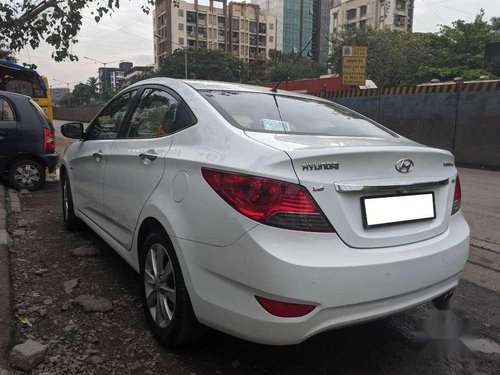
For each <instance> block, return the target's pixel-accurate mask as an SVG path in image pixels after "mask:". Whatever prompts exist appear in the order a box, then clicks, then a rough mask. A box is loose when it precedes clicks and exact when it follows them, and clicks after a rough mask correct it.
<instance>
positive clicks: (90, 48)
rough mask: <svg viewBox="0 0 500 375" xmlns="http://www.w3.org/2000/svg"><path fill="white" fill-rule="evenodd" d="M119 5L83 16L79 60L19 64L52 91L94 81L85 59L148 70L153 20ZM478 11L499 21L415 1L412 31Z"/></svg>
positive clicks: (498, 1)
mask: <svg viewBox="0 0 500 375" xmlns="http://www.w3.org/2000/svg"><path fill="white" fill-rule="evenodd" d="M203 2H204V0H201V1H200V3H201V4H203ZM205 2H206V0H205ZM120 3H121V7H120V9H119V10H117V11H116V12H114V13H113V14H112V15H110V16H105V17H103V19H102V20H101V21H100V22H99V23H97V24H96V23H95V21H94V20H93V18H92V16H91V15H90V11H86V12H85V13H84V16H83V25H82V29H81V32H80V34H79V37H78V43H77V44H75V45H74V46H73V50H72V53H73V54H75V55H77V56H78V58H79V61H77V62H69V61H68V62H61V63H57V62H55V61H54V60H52V58H51V53H52V49H51V48H50V46H47V45H43V44H42V45H41V46H40V47H39V48H38V49H36V50H32V49H31V48H25V49H23V50H22V51H20V53H19V54H18V61H19V62H21V63H22V62H26V63H32V64H36V65H37V67H38V69H37V70H38V72H39V73H40V74H42V75H45V76H47V77H48V78H49V84H50V85H51V86H52V87H66V83H65V82H67V83H69V84H70V87H73V86H74V85H75V84H77V83H79V82H85V81H86V80H87V79H88V78H89V77H96V76H97V69H98V68H99V67H100V66H102V64H99V63H96V62H93V61H90V60H87V59H85V58H84V57H89V58H93V59H96V60H99V61H102V62H109V64H108V66H117V65H118V63H117V61H119V60H125V61H131V62H133V63H134V65H152V64H153V61H154V60H153V30H152V27H153V26H152V25H153V20H152V15H151V14H149V15H147V14H144V13H143V12H142V10H141V5H143V4H144V3H145V1H144V0H129V1H127V0H122V1H121V2H120ZM481 8H483V9H484V10H485V12H486V18H487V19H489V18H491V17H493V16H500V0H415V11H414V20H413V25H414V27H413V30H414V31H421V32H435V31H438V30H439V25H440V24H444V25H450V24H451V22H453V21H454V20H457V19H463V20H466V21H472V20H473V19H474V17H475V15H476V14H477V13H478V12H479V10H480V9H481ZM113 62H114V63H113ZM61 82H63V83H61Z"/></svg>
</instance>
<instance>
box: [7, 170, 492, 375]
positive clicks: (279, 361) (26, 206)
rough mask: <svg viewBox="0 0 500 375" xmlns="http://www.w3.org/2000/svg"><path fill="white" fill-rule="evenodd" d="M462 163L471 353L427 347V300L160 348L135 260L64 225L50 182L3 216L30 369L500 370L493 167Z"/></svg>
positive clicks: (462, 308)
mask: <svg viewBox="0 0 500 375" xmlns="http://www.w3.org/2000/svg"><path fill="white" fill-rule="evenodd" d="M460 174H461V178H462V186H463V210H464V213H465V215H466V216H467V218H468V220H469V222H470V224H471V228H472V236H473V247H472V249H471V258H470V262H469V263H468V265H467V269H466V272H465V278H464V280H463V281H462V282H461V283H460V285H459V287H458V289H457V291H456V294H455V297H454V312H455V314H456V316H457V317H458V320H459V321H471V322H472V325H473V331H472V332H471V334H472V337H473V338H475V340H474V342H473V343H474V344H475V345H476V346H478V347H480V348H481V350H482V351H479V352H476V353H474V354H470V355H469V356H468V357H456V356H451V358H449V359H443V358H435V357H432V356H430V357H429V356H427V355H425V350H424V349H425V342H423V341H422V340H421V337H422V333H423V332H424V331H425V330H424V329H423V328H422V327H423V325H424V324H425V323H426V322H429V321H430V320H431V319H436V318H438V317H439V315H437V313H436V311H435V310H433V309H432V308H431V307H430V305H429V304H427V305H425V306H422V307H420V308H417V309H414V310H412V311H409V312H406V313H403V314H401V315H398V316H395V317H392V318H390V319H385V320H381V321H377V322H373V323H369V324H364V325H360V326H356V327H350V328H345V329H341V330H336V331H332V332H327V333H324V334H321V335H319V336H317V337H314V338H313V339H311V340H308V341H307V342H305V343H303V344H301V345H297V346H290V347H269V346H262V345H256V344H251V343H248V342H245V341H242V340H238V339H235V338H233V337H230V336H227V335H225V334H222V333H218V332H215V331H209V332H208V334H207V336H206V337H205V338H204V339H203V340H202V341H201V342H200V343H199V344H197V345H195V346H193V347H190V348H186V349H183V350H177V351H170V350H166V349H165V348H163V347H161V346H160V345H158V344H157V343H156V342H155V341H154V340H153V339H152V338H151V336H150V335H149V333H148V331H147V329H146V325H145V321H144V318H143V315H142V310H141V306H140V298H139V289H138V280H137V276H136V275H135V273H134V271H132V270H131V268H130V267H129V266H128V265H127V264H126V263H125V262H124V261H122V260H121V258H120V257H118V256H117V255H116V254H115V253H114V252H113V251H112V250H111V249H110V248H109V247H108V246H107V245H106V244H104V243H103V242H102V241H101V240H100V239H99V238H98V237H97V236H96V235H95V234H93V233H92V232H90V231H84V232H75V233H68V232H67V231H66V230H64V228H63V226H62V223H61V212H60V211H61V209H60V191H59V186H58V184H57V183H55V182H53V183H48V184H47V187H46V188H45V189H44V190H42V191H39V192H36V193H33V194H27V195H22V196H21V203H22V206H23V211H22V212H20V213H15V214H13V215H12V217H11V220H10V222H9V230H10V231H11V233H12V234H14V233H15V232H14V231H15V230H18V231H20V232H17V235H15V236H14V246H13V249H12V250H13V253H12V266H13V275H14V277H13V279H14V280H13V282H14V293H15V303H16V324H15V330H16V340H17V341H19V342H20V341H23V340H24V339H25V338H26V337H33V338H34V339H36V340H38V341H41V342H44V343H48V344H49V354H48V357H47V360H46V363H45V364H43V365H42V366H39V367H37V369H36V370H35V372H34V373H41V372H44V371H45V372H48V373H57V372H58V371H63V370H64V371H69V372H71V373H89V374H93V373H95V374H104V373H106V374H107V373H119V374H144V373H147V374H149V373H158V374H167V373H168V374H193V373H195V374H198V375H202V374H217V375H222V374H286V375H289V374H331V373H339V374H353V375H354V374H355V375H360V374H395V375H396V374H398V375H399V374H415V375H417V374H418V375H420V374H498V373H499V369H500V347H499V346H498V344H496V343H500V298H499V294H498V293H499V289H498V288H499V285H500V283H499V279H498V275H499V274H500V266H499V257H500V253H499V247H500V240H499V239H500V237H499V235H500V234H499V233H498V232H500V231H499V230H498V229H500V225H499V224H500V199H499V198H498V197H499V194H500V173H498V172H485V171H476V170H470V169H461V170H460ZM82 245H85V246H90V247H92V248H94V249H98V250H99V252H100V255H98V256H95V257H84V258H76V257H74V256H72V255H71V253H70V250H71V249H73V248H75V247H78V246H82ZM37 271H38V272H37ZM75 278H77V279H79V285H78V287H76V288H75V291H74V292H73V293H72V294H66V293H65V291H64V289H63V286H62V283H63V282H64V281H67V280H70V279H75ZM80 294H93V295H97V296H100V297H104V298H106V299H108V300H110V301H112V305H113V310H112V311H110V312H107V313H90V314H89V313H84V312H83V311H81V310H80V309H79V308H77V307H75V306H72V305H71V304H68V302H69V301H70V300H71V299H74V298H75V297H76V296H78V295H80ZM42 311H43V313H42ZM21 317H26V318H28V319H29V322H30V323H31V324H32V326H29V325H26V324H22V323H21V321H20V320H19V319H20V318H21Z"/></svg>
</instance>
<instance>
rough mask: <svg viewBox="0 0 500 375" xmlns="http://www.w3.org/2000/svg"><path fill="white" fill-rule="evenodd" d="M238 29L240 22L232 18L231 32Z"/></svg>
mask: <svg viewBox="0 0 500 375" xmlns="http://www.w3.org/2000/svg"><path fill="white" fill-rule="evenodd" d="M239 28H240V20H239V19H238V18H233V30H238V29H239Z"/></svg>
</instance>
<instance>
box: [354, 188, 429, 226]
mask: <svg viewBox="0 0 500 375" xmlns="http://www.w3.org/2000/svg"><path fill="white" fill-rule="evenodd" d="M361 206H362V213H363V225H364V226H365V228H370V227H376V226H380V225H389V224H397V223H405V222H412V221H420V220H430V219H435V218H436V210H435V206H434V193H423V194H409V195H394V196H390V197H387V196H386V197H373V198H369V197H365V198H361Z"/></svg>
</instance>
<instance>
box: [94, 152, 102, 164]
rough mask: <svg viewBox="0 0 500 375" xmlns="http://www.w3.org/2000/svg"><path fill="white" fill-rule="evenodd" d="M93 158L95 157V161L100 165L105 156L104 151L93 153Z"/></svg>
mask: <svg viewBox="0 0 500 375" xmlns="http://www.w3.org/2000/svg"><path fill="white" fill-rule="evenodd" d="M92 156H93V157H94V159H95V161H96V162H98V163H99V162H100V161H101V159H102V157H103V156H104V154H103V153H102V150H99V151H97V152H95V153H93V154H92Z"/></svg>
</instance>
